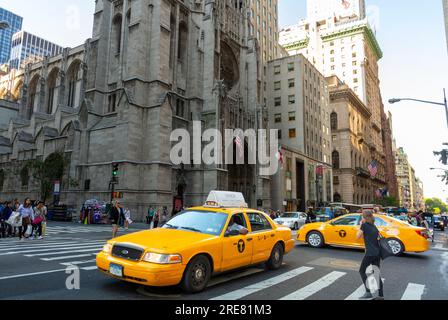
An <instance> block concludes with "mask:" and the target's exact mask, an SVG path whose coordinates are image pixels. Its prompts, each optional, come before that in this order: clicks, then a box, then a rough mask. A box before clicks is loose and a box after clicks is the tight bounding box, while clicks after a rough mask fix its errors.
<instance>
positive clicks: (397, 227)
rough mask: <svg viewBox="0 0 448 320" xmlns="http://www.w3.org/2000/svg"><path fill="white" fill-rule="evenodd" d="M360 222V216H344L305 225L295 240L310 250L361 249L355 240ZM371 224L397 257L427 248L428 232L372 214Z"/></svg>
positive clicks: (360, 244) (396, 220)
mask: <svg viewBox="0 0 448 320" xmlns="http://www.w3.org/2000/svg"><path fill="white" fill-rule="evenodd" d="M360 223H361V215H360V214H348V215H345V216H342V217H339V218H337V219H334V220H331V221H328V222H325V223H311V224H307V225H305V226H303V227H302V228H301V229H300V230H299V232H298V234H297V240H298V241H300V242H302V243H307V244H309V245H310V246H311V247H314V248H320V247H323V246H325V245H332V246H341V247H350V248H364V239H363V238H361V239H357V237H356V233H357V231H358V229H359V225H360ZM375 225H376V226H377V227H378V230H379V231H380V233H381V235H382V236H383V237H384V238H386V239H387V240H388V243H389V246H390V247H391V249H392V252H393V253H394V254H395V255H397V256H399V255H401V254H402V253H404V252H417V253H421V252H425V251H428V250H429V248H430V242H429V241H428V238H429V233H428V231H427V230H426V229H424V228H419V227H414V226H411V225H409V224H408V223H406V222H403V221H400V220H398V219H395V218H391V217H388V216H384V215H375Z"/></svg>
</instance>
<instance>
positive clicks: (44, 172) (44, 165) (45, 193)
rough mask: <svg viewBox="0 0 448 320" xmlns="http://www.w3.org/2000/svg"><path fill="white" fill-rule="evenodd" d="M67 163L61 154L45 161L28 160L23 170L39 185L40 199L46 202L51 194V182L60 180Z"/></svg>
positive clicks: (54, 154)
mask: <svg viewBox="0 0 448 320" xmlns="http://www.w3.org/2000/svg"><path fill="white" fill-rule="evenodd" d="M66 165H67V161H66V159H65V157H64V154H63V153H61V152H57V153H53V154H51V155H50V156H49V157H48V158H47V159H46V160H45V161H42V160H40V159H34V160H29V161H27V163H26V164H25V168H27V169H29V170H30V171H31V173H32V175H33V178H34V180H35V181H36V182H37V183H38V184H39V191H40V198H41V200H42V201H44V202H46V201H47V199H48V198H49V196H50V194H51V191H52V190H51V189H52V187H53V182H54V181H55V180H61V179H62V176H63V175H64V170H65V167H66Z"/></svg>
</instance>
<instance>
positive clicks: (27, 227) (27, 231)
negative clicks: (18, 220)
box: [18, 198, 34, 240]
mask: <svg viewBox="0 0 448 320" xmlns="http://www.w3.org/2000/svg"><path fill="white" fill-rule="evenodd" d="M18 211H19V213H20V216H21V217H22V226H21V227H19V239H20V240H23V239H24V237H25V238H27V239H30V236H31V234H32V230H33V229H32V226H31V222H32V221H33V219H34V212H33V209H32V206H31V200H30V199H29V198H26V199H25V201H24V202H23V204H22V205H21V206H20V207H19V210H18Z"/></svg>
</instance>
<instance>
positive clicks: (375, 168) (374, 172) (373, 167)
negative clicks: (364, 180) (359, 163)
mask: <svg viewBox="0 0 448 320" xmlns="http://www.w3.org/2000/svg"><path fill="white" fill-rule="evenodd" d="M368 169H369V172H370V175H371V176H372V178H375V177H376V175H377V174H378V164H377V162H376V161H375V160H373V161H372V162H371V163H370V164H369V167H368Z"/></svg>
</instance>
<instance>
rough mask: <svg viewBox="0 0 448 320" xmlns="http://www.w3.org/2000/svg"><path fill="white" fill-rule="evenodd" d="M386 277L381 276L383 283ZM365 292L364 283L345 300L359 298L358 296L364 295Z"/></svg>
mask: <svg viewBox="0 0 448 320" xmlns="http://www.w3.org/2000/svg"><path fill="white" fill-rule="evenodd" d="M385 281H386V279H384V278H383V285H384V282H385ZM365 292H366V287H365V286H364V285H361V286H360V287H359V288H358V289H356V290H355V292H353V293H352V294H351V295H349V296H348V297H347V298H345V300H360V299H359V298H360V297H362V296H363V295H364V293H365Z"/></svg>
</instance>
